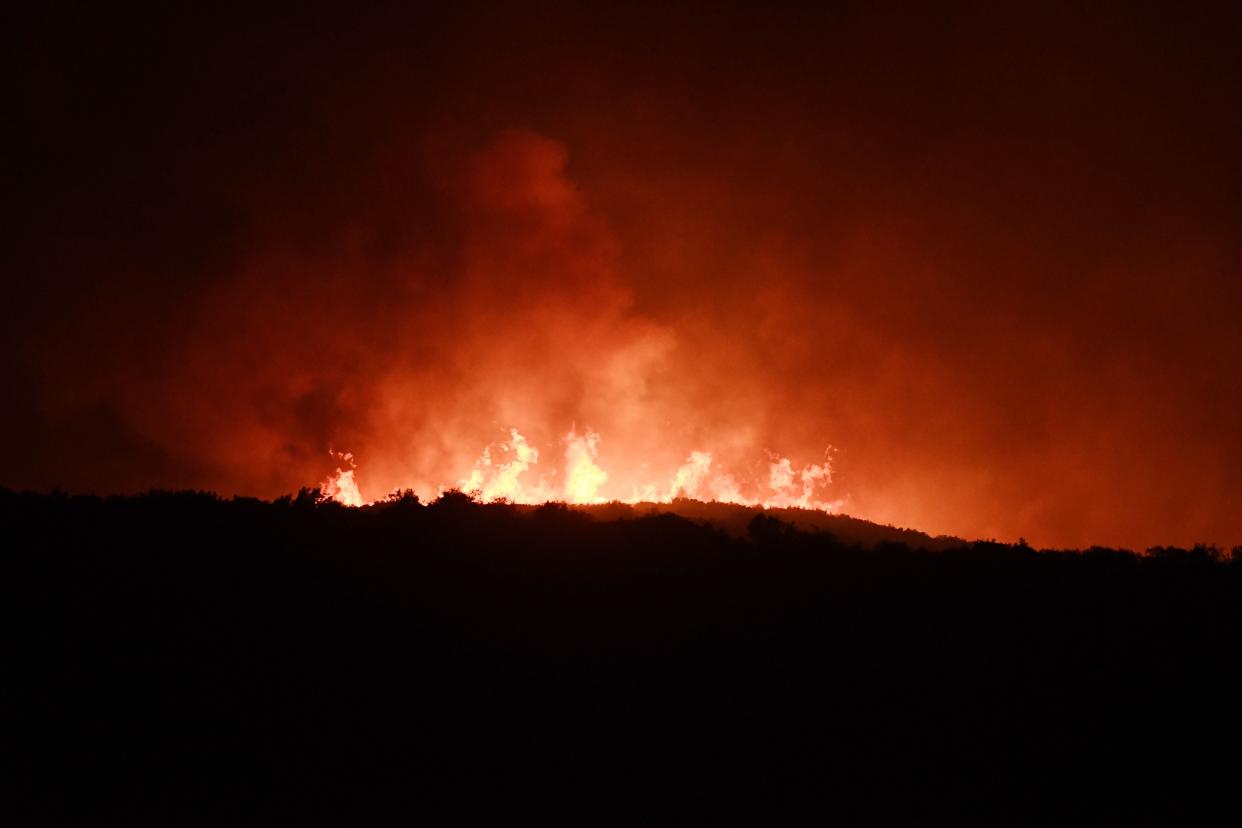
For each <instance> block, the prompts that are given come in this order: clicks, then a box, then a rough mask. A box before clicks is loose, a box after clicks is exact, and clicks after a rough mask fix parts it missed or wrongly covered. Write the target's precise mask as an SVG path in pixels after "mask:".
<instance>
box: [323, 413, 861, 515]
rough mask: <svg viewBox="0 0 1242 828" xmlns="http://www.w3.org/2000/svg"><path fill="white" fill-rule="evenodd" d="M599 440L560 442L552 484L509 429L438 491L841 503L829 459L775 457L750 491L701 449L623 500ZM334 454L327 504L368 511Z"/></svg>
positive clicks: (581, 437) (507, 497)
mask: <svg viewBox="0 0 1242 828" xmlns="http://www.w3.org/2000/svg"><path fill="white" fill-rule="evenodd" d="M601 439H602V438H601V437H600V435H599V434H598V433H597V432H595V431H593V430H591V429H586V430H584V431H583V432H581V433H579V432H578V430H577V428H576V427H574V428H571V429H570V430H569V432H568V433H567V434H566V435H565V436H564V438H563V439H562V444H563V446H564V466H563V471H562V473H561V474H560V476H559V479H560V481H561V482H560V484H559V485H557V478H558V472H557V470H556V469H551V470H549V471H547V472H540V471H539V470H538V469H537V468H536V466H538V464H539V457H540V453H539V450H538V449H537V448H536V447H535V446H533V445H531V443H530V441H529V440H527V438H526V437H525V436H524V435H523V434H522V433H521V432H520V431H518V430H517V429H516V428H510V429H509V436H508V439H505V440H501V441H497V442H495V443H492V444H491V445H488V446H486V447H484V449H483V452H482V454H480V455H479V458H478V460H476V461H475V463H474V466H473V468H472V469H471V470H470V473H469V474H467V475H466V476H465V477H463V478H461V479H459V480H458V481H457V482H456V484H455V485H453V486H447V487H446V486H444V485H441V486H439V487H438V490H439V493H442V492H444V491H446V490H447V489H449V488H456V489H460V490H461V491H464V492H467V493H468V494H470V495H471V496H473V497H474V498H475V499H477V500H479V501H481V502H486V503H491V502H500V501H507V502H510V503H524V504H538V503H547V502H550V501H562V502H564V503H570V504H592V503H605V502H608V501H617V502H622V503H644V502H646V503H669V502H671V501H672V500H674V499H675V498H682V497H684V498H692V499H697V500H705V501H706V500H715V501H719V502H722V503H737V504H741V505H745V506H757V507H763V508H790V507H793V508H802V509H818V510H821V511H826V512H836V511H839V510H840V508H841V505H842V503H843V500H842V499H826V498H824V497H823V490H824V489H825V488H826V487H827V486H828V485H829V484H830V483H831V482H832V466H831V462H830V460H829V459H828V458H827V457H825V459H824V461H823V462H822V463H819V464H808V465H806V466H803V467H801V468H795V466H794V464H793V462H792V461H791V460H790V458H788V457H779V456H775V455H773V456H772V457H771V458H770V462H769V463H768V465H767V476H766V479H762V480H759V481H753V482H752V483H751V484H750V485H749V486H747V485H744V484H743V483H742V482H741V481H740V480H739V477H738V475H737V474H735V473H734V472H732V471H730V470H728V469H724V468H723V467H721V465H720V464H719V463H714V462H713V455H712V453H711V452H709V451H701V450H694V451H691V452H689V454H688V455H687V457H686V461H685V462H684V463H683V464H682V465H681V466H680V467H678V468H677V469H676V470H675V471H674V472H673V474H672V477H671V478H670V479H669V480H668V482H667V483H665V484H664V485H659V484H657V483H654V482H652V483H643V484H641V485H634V486H632V487H631V490H630V492H629V494H628V495H624V494H620V493H618V492H615V491H609V490H608V482H609V480H610V476H609V473H608V472H607V471H605V470H604V469H603V468H602V467H601V466H600V465H599V462H598V460H599V445H600V443H601ZM829 451H831V449H829ZM333 454H334V455H336V456H340V457H342V458H344V459H345V460H346V462H348V463H349V465H350V468H349V469H347V470H342V469H341V468H337V470H336V473H335V474H333V475H330V476H329V477H328V479H327V480H325V481H324V482H323V483H322V484H321V486H320V488H321V489H322V491H323V495H324V497H325V498H327V499H332V500H335V501H337V502H338V503H341V504H343V505H345V506H362V505H365V503H366V502H367V501H365V500H364V499H363V497H362V495H361V493H360V491H359V488H358V484H357V481H356V480H355V477H354V468H355V464H354V460H353V455H351V454H336V453H335V452H333ZM645 467H646V464H645V463H644V464H642V468H645ZM747 492H749V493H747Z"/></svg>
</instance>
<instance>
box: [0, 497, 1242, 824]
mask: <svg viewBox="0 0 1242 828" xmlns="http://www.w3.org/2000/svg"><path fill="white" fill-rule="evenodd" d="M0 520H3V525H4V528H5V532H6V535H7V536H8V539H9V540H8V542H7V543H6V544H5V546H6V551H5V553H4V572H5V575H4V599H5V603H6V605H7V606H8V607H10V608H12V609H14V610H15V612H13V613H12V614H11V616H10V617H11V618H12V620H11V621H10V627H9V629H10V632H11V633H12V638H13V639H14V642H13V645H12V646H10V647H9V648H7V651H6V669H5V674H6V679H5V681H4V686H5V699H6V719H8V722H6V733H10V734H12V736H10V737H8V738H6V740H5V741H6V744H5V762H6V765H7V767H6V776H7V778H8V779H9V780H11V781H12V782H13V783H15V786H16V789H15V791H14V792H13V795H12V796H9V797H5V803H6V804H5V805H3V807H4V808H5V809H9V808H12V809H15V810H16V811H17V812H18V816H19V819H18V820H16V821H15V822H14V821H10V824H54V823H64V824H78V823H81V822H88V823H90V824H137V823H158V824H230V825H234V824H294V823H305V822H316V823H318V822H326V823H334V824H359V823H363V824H365V823H377V822H378V823H387V822H390V821H392V820H391V814H392V813H393V812H394V811H399V812H402V813H403V814H404V815H406V816H407V817H409V818H410V819H403V820H401V821H411V819H417V818H420V817H422V818H425V819H426V820H427V821H428V822H430V823H431V824H444V823H446V822H470V821H473V820H474V819H475V818H476V817H479V816H482V815H487V814H490V815H492V816H496V815H498V814H499V815H501V816H502V817H504V818H505V821H506V822H516V821H517V820H518V818H519V817H521V816H533V817H535V818H536V819H537V820H538V821H540V822H573V823H575V824H582V825H591V824H600V823H626V824H633V823H634V822H635V821H638V820H642V821H643V822H645V823H649V824H650V823H655V824H661V823H678V824H684V823H687V822H690V823H693V822H703V821H711V822H713V823H718V824H772V823H777V824H783V823H788V822H793V821H796V822H806V821H815V822H822V821H824V819H820V818H815V817H822V818H825V819H829V820H831V821H836V822H837V823H838V824H854V823H876V822H883V821H894V820H900V821H903V822H908V821H911V820H919V821H925V820H927V819H931V820H932V821H937V822H939V821H943V820H949V819H951V820H952V821H954V822H955V823H969V822H987V823H992V824H997V823H999V824H1027V823H1033V824H1068V823H1093V824H1125V823H1131V824H1132V823H1135V822H1164V823H1169V822H1181V823H1183V824H1184V823H1185V822H1187V821H1190V820H1189V819H1188V816H1189V815H1190V814H1191V812H1192V811H1193V810H1199V809H1205V808H1208V807H1213V808H1221V807H1226V808H1230V809H1234V810H1236V807H1237V803H1236V801H1235V799H1234V795H1235V792H1236V789H1237V787H1238V782H1239V774H1238V762H1237V753H1238V750H1239V747H1238V745H1239V744H1240V742H1239V738H1238V737H1239V736H1240V735H1242V726H1240V724H1242V723H1240V712H1242V709H1240V703H1239V702H1240V699H1242V696H1240V695H1239V689H1242V685H1240V684H1239V682H1238V679H1237V677H1236V676H1235V675H1234V667H1235V664H1236V662H1237V660H1238V657H1239V654H1240V648H1239V645H1240V644H1242V601H1240V600H1239V599H1242V565H1239V563H1238V562H1236V561H1235V562H1233V563H1230V562H1228V561H1222V560H1216V559H1215V558H1214V556H1213V555H1212V554H1210V552H1209V551H1208V550H1198V551H1191V552H1176V551H1165V552H1163V553H1162V554H1159V555H1156V556H1153V557H1150V558H1145V559H1138V558H1135V557H1133V556H1130V555H1126V554H1121V553H1115V552H1109V551H1106V550H1095V551H1092V552H1088V553H1082V554H1051V553H1036V552H1033V551H1031V550H1029V549H1026V548H1024V547H1007V546H1000V545H992V544H989V545H973V546H965V547H962V548H959V549H954V550H947V551H940V552H922V551H912V550H910V549H908V548H906V547H904V546H897V545H880V546H876V547H874V548H870V549H865V550H863V549H860V548H856V547H850V546H847V545H844V544H842V543H841V542H838V541H836V540H834V539H833V538H832V537H831V536H827V535H815V534H807V533H800V532H795V531H791V530H789V529H788V528H787V527H785V526H783V525H782V524H780V523H778V522H775V521H772V520H768V519H762V518H760V519H758V520H756V521H755V522H754V523H753V525H752V526H751V530H750V532H749V535H748V537H745V538H737V537H732V536H730V535H727V534H725V533H721V532H717V531H714V530H712V529H710V528H705V527H703V526H700V525H696V524H694V523H691V522H689V521H687V520H685V519H683V518H679V517H675V516H662V517H661V516H653V517H644V518H641V519H637V520H623V521H615V522H597V521H594V520H592V519H590V518H589V517H588V516H586V515H583V514H581V513H577V512H573V511H569V510H566V509H564V508H557V507H544V508H540V509H536V510H533V511H527V512H522V511H519V510H517V509H513V508H510V507H504V506H479V505H475V504H472V503H470V502H469V501H466V500H465V499H464V498H460V497H448V498H445V499H443V500H441V501H440V502H438V503H436V504H435V505H432V506H430V507H424V506H422V505H419V504H417V503H416V502H412V501H406V502H401V503H396V504H392V505H390V506H387V507H385V508H376V509H370V510H365V511H364V510H347V509H343V508H340V507H337V506H334V505H327V506H317V505H316V504H315V503H314V502H313V500H311V499H308V498H303V499H300V500H294V501H292V502H283V503H276V504H265V503H260V502H257V501H230V502H224V501H219V500H216V499H214V498H212V497H209V496H204V495H152V496H147V497H142V498H132V499H111V500H107V501H99V500H93V499H70V498H64V497H39V496H26V495H13V494H3V493H0ZM1217 557H1219V556H1217ZM808 814H809V815H812V818H811V819H807V815H808ZM1227 816H1228V815H1227V814H1225V813H1222V812H1219V811H1218V812H1217V813H1216V814H1215V817H1216V820H1217V821H1219V820H1220V819H1222V818H1225V817H1227ZM1221 824H1223V823H1221Z"/></svg>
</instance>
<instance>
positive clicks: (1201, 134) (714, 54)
mask: <svg viewBox="0 0 1242 828" xmlns="http://www.w3.org/2000/svg"><path fill="white" fill-rule="evenodd" d="M998 9H999V7H996V8H992V7H988V8H982V7H980V8H975V9H954V10H942V9H939V8H938V9H937V10H936V11H935V12H930V11H929V12H926V13H922V12H916V11H910V10H903V11H902V12H901V13H900V14H897V13H893V12H889V11H885V10H883V9H872V10H852V11H846V10H841V11H839V12H831V13H829V12H824V13H822V14H819V15H813V16H811V17H808V18H806V19H801V18H799V19H798V20H786V19H784V18H779V17H777V18H769V17H766V16H764V15H758V14H752V13H749V12H747V13H746V14H740V13H736V12H733V11H730V10H728V9H724V8H722V9H721V10H720V11H719V14H718V16H717V17H714V18H713V19H712V21H711V22H710V23H709V22H707V21H705V20H704V19H703V17H702V15H700V14H698V13H696V12H693V11H689V10H687V11H677V10H670V9H664V8H661V9H660V10H659V14H658V15H655V16H653V14H655V10H653V9H644V8H642V7H641V4H639V6H635V7H633V8H630V7H629V6H627V7H626V9H625V10H616V11H615V13H613V14H612V16H610V17H609V18H608V19H607V20H604V21H601V20H595V19H594V18H592V17H591V16H590V15H585V16H578V15H575V14H568V13H565V14H562V13H559V12H555V11H554V10H548V12H547V14H540V15H531V14H528V13H526V12H525V10H518V11H514V12H512V13H510V12H506V11H504V10H502V9H493V10H491V12H490V13H489V14H488V15H482V16H480V15H474V14H470V13H465V12H462V13H460V14H457V13H448V12H446V13H445V14H444V16H443V17H439V18H432V17H427V16H422V15H421V14H420V16H419V17H418V19H417V20H412V19H407V18H406V17H405V16H404V14H403V13H401V12H399V11H395V10H394V11H390V12H385V13H383V14H380V15H379V16H378V17H367V16H365V15H363V16H360V17H359V18H357V19H351V20H349V21H344V20H336V19H324V20H320V21H317V22H308V23H307V24H306V25H305V26H299V27H290V26H288V25H287V22H288V21H287V20H285V19H284V18H280V19H275V18H273V19H272V20H268V21H264V20H261V19H259V18H258V17H257V16H254V15H248V16H247V19H248V20H250V21H251V22H252V25H253V26H254V27H255V28H254V32H252V33H248V34H246V33H239V32H238V31H237V29H238V27H237V25H236V19H235V18H232V17H229V16H227V15H226V16H224V17H223V18H222V19H221V20H219V21H213V20H211V19H209V18H210V17H211V15H208V14H206V13H205V12H204V13H203V17H204V19H202V20H197V21H196V22H195V24H194V25H193V26H189V27H184V26H182V24H180V23H177V24H175V25H174V22H173V21H170V20H165V19H164V18H154V17H153V18H151V19H149V20H148V19H144V21H143V25H142V26H131V25H129V23H131V22H133V21H121V22H120V23H118V22H116V21H112V20H111V17H110V15H111V12H110V13H109V15H101V16H99V17H98V19H91V18H89V16H85V15H86V13H85V12H83V11H81V10H78V11H75V13H74V15H72V16H70V18H67V19H62V18H60V17H57V15H56V14H54V13H52V12H48V14H47V23H46V24H45V25H46V26H48V27H50V29H49V31H46V32H44V33H43V35H42V36H34V35H32V34H31V33H30V32H27V33H26V34H24V35H23V36H22V37H20V38H18V41H19V42H18V43H17V44H16V49H17V51H16V53H15V54H16V57H17V58H18V59H17V60H16V61H15V63H16V64H17V65H16V66H15V69H14V74H13V75H12V76H13V77H15V78H16V79H17V81H18V85H19V86H21V87H22V89H23V94H21V95H19V96H18V97H17V98H15V99H14V102H13V113H12V118H13V122H14V124H15V125H16V127H15V128H14V129H13V130H11V132H12V133H13V134H14V136H15V137H17V138H18V139H20V140H21V141H22V147H21V150H20V151H19V152H17V153H15V154H14V157H15V158H19V159H21V161H22V163H20V164H18V165H17V167H18V169H15V171H14V175H13V176H12V177H11V179H10V181H11V188H10V189H11V191H12V194H13V195H12V198H11V201H12V203H13V204H14V205H15V207H16V209H14V210H13V211H11V212H12V214H13V215H12V218H11V220H10V221H9V223H8V225H7V227H8V229H9V230H10V235H11V237H12V244H10V245H6V248H5V250H4V251H3V252H0V255H3V257H4V259H3V265H4V267H5V272H6V275H9V274H11V275H12V278H11V279H9V280H8V285H7V289H8V294H7V295H6V299H8V304H7V307H8V308H10V314H9V316H8V317H7V318H6V325H5V326H3V327H2V330H0V334H2V335H3V342H0V346H2V347H0V359H2V360H3V368H4V376H5V378H6V382H7V384H8V390H9V391H10V393H9V395H8V397H9V400H10V402H9V404H8V405H7V406H6V407H5V409H4V418H5V419H4V423H5V427H6V432H7V433H8V435H9V436H10V443H11V448H10V450H9V451H8V453H7V456H6V462H5V464H4V466H3V467H0V485H7V486H13V487H27V486H29V487H35V488H43V489H47V488H51V487H52V486H58V485H59V486H63V487H67V488H70V489H74V490H90V491H97V492H112V491H132V490H137V489H145V488H147V487H151V486H159V487H176V488H182V487H189V488H204V489H214V490H217V491H220V492H222V493H226V494H231V493H241V494H253V495H259V496H264V497H272V496H276V495H280V494H283V493H286V492H290V491H295V490H296V489H298V488H299V487H301V486H304V485H313V484H315V483H317V482H319V481H323V480H325V479H327V478H328V477H329V476H330V475H338V470H339V474H350V473H352V477H351V479H352V480H353V482H354V484H355V485H356V486H357V489H358V497H359V498H361V499H364V500H371V499H375V498H378V497H382V496H383V495H384V494H385V493H387V492H388V491H390V490H392V489H395V488H398V487H402V488H406V487H412V488H414V489H416V490H417V491H418V492H419V493H420V494H421V495H424V496H431V495H433V494H434V493H435V492H437V491H439V490H440V489H441V488H443V487H450V486H463V487H466V488H475V487H477V488H478V489H479V490H480V491H481V492H485V493H486V492H491V493H493V494H494V496H496V497H508V498H518V497H527V496H541V495H542V494H544V493H547V494H549V495H550V496H555V497H564V496H566V487H567V485H571V486H572V487H573V488H574V489H576V490H579V491H580V493H581V496H582V497H584V498H588V499H595V498H601V497H602V498H611V497H619V498H625V499H633V498H644V497H645V498H649V499H663V498H668V497H674V496H681V495H688V496H694V497H704V498H710V497H718V498H725V499H731V500H745V501H748V502H757V503H761V502H782V503H789V504H799V503H819V504H828V505H832V504H837V503H838V501H844V502H843V503H840V504H839V505H840V506H841V507H842V508H844V509H846V510H847V511H850V512H851V513H855V514H859V515H861V516H864V517H870V518H874V519H879V520H882V521H887V522H893V523H897V524H901V525H912V526H916V527H918V528H921V529H924V530H927V531H930V532H952V533H957V534H962V535H966V536H984V537H988V536H995V537H998V538H1001V539H1006V540H1014V539H1016V538H1017V537H1018V536H1019V535H1021V536H1025V537H1026V538H1028V539H1030V540H1031V541H1032V542H1034V543H1036V544H1039V543H1048V544H1052V543H1056V544H1072V545H1082V544H1090V543H1115V544H1128V545H1133V546H1145V545H1149V544H1155V543H1177V544H1183V545H1184V544H1188V543H1193V542H1195V541H1199V540H1203V541H1215V542H1218V543H1222V544H1225V545H1228V544H1232V543H1236V542H1237V541H1238V539H1239V538H1242V523H1239V517H1238V510H1237V509H1236V503H1237V501H1238V498H1239V495H1240V494H1242V472H1239V469H1242V440H1240V438H1239V432H1238V429H1237V423H1236V420H1237V417H1236V412H1237V409H1238V405H1239V402H1240V401H1242V387H1239V384H1238V381H1237V374H1238V372H1237V371H1236V366H1237V364H1238V362H1239V360H1240V359H1242V334H1240V330H1239V322H1238V320H1239V318H1242V316H1240V315H1239V314H1238V313H1237V309H1238V307H1239V306H1240V303H1242V296H1240V295H1239V287H1238V286H1239V284H1242V282H1239V280H1238V279H1237V278H1236V274H1237V271H1238V263H1239V261H1242V258H1240V256H1239V245H1238V240H1237V234H1236V232H1235V231H1234V230H1235V228H1236V227H1237V226H1238V222H1239V218H1240V217H1239V207H1238V200H1237V198H1236V192H1235V189H1236V188H1232V185H1231V183H1230V182H1232V181H1234V180H1235V179H1236V177H1237V154H1236V152H1235V150H1234V148H1235V147H1236V146H1237V145H1238V144H1239V143H1240V142H1242V121H1240V120H1239V115H1238V108H1237V107H1236V106H1235V105H1234V101H1236V100H1237V99H1238V96H1239V94H1238V93H1239V90H1238V89H1237V78H1238V77H1242V74H1240V73H1238V72H1237V71H1235V70H1236V65H1235V64H1236V61H1237V50H1236V48H1234V44H1235V43H1236V39H1237V38H1236V27H1233V28H1231V27H1230V26H1228V25H1225V24H1224V21H1218V20H1216V19H1214V18H1213V17H1212V15H1210V14H1207V13H1206V12H1204V13H1202V14H1197V13H1196V14H1191V13H1187V14H1186V15H1185V16H1180V17H1177V19H1175V20H1174V19H1169V16H1167V15H1157V16H1152V15H1149V14H1148V13H1147V12H1144V11H1142V10H1137V9H1136V10H1128V11H1125V12H1124V13H1123V12H1121V11H1117V10H1113V11H1107V10H1097V11H1094V12H1091V13H1082V12H1081V11H1080V10H1075V11H1074V13H1073V15H1069V14H1068V13H1067V12H1066V13H1063V12H1060V11H1056V10H1047V11H1038V12H1037V11H1031V10H1028V11H1023V12H1020V13H1019V12H1012V11H1003V10H998ZM377 14H378V13H377ZM389 15H391V17H389ZM1010 15H1014V16H1015V17H1014V19H1011V17H1010ZM110 21H111V22H110ZM23 31H26V30H23ZM32 31H34V30H32ZM101 32H110V33H111V35H113V36H110V37H104V36H101V34H100V33H101ZM37 33H38V32H37V31H35V34H37ZM179 38H180V39H179ZM184 38H190V40H191V41H192V42H189V43H184V42H183V40H184ZM1174 41H1175V42H1177V43H1182V44H1188V45H1193V48H1186V49H1184V50H1181V51H1178V52H1177V53H1176V54H1174V53H1172V52H1167V50H1166V51H1161V54H1162V55H1163V58H1162V60H1161V61H1153V60H1151V54H1153V49H1155V48H1157V46H1156V45H1153V44H1163V43H1166V42H1174ZM1159 48H1160V49H1163V48H1164V47H1163V46H1160V47H1159ZM121 56H124V60H122V59H121ZM567 435H571V437H570V439H569V440H568V441H567V440H566V436H567ZM519 436H520V440H519ZM829 445H831V446H832V447H833V450H832V451H831V453H825V449H826V447H828V446H829ZM329 449H335V450H338V451H346V452H350V453H352V455H353V457H354V460H355V462H356V466H350V465H348V464H346V463H344V462H342V461H341V460H340V458H338V457H334V456H333V455H331V454H329ZM785 459H788V461H789V462H788V465H786V464H785V463H784V460H785ZM336 479H337V480H339V477H337V478H336ZM532 493H533V494H532Z"/></svg>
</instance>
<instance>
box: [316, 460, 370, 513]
mask: <svg viewBox="0 0 1242 828" xmlns="http://www.w3.org/2000/svg"><path fill="white" fill-rule="evenodd" d="M328 454H330V455H334V456H336V457H340V458H341V459H342V460H344V461H345V462H346V463H348V464H349V466H350V467H349V468H348V469H341V467H340V466H337V469H336V472H335V473H334V474H331V475H329V476H328V479H327V480H325V481H323V482H322V483H320V484H319V489H320V492H321V497H322V498H323V499H324V500H335V501H336V502H337V503H340V504H341V505H343V506H363V505H365V503H366V501H364V500H363V499H362V493H361V492H359V491H358V481H357V480H355V479H354V468H355V467H356V464H355V463H354V456H353V455H352V454H350V453H349V452H344V453H339V452H335V451H333V450H332V449H328Z"/></svg>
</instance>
